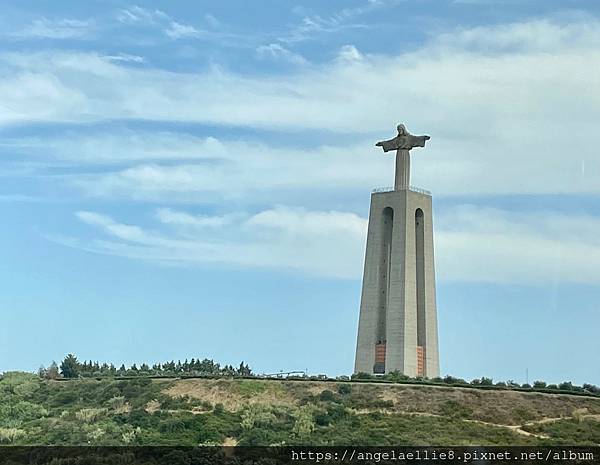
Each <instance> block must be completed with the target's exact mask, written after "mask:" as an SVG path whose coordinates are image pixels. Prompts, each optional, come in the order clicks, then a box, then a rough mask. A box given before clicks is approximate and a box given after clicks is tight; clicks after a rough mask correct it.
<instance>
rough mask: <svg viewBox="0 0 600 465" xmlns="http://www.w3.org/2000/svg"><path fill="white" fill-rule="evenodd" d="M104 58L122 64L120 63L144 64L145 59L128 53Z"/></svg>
mask: <svg viewBox="0 0 600 465" xmlns="http://www.w3.org/2000/svg"><path fill="white" fill-rule="evenodd" d="M103 58H106V59H108V60H111V61H116V62H122V63H145V62H146V59H145V58H144V57H141V56H139V55H130V54H129V53H119V54H117V55H106V56H104V57H103Z"/></svg>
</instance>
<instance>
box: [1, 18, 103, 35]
mask: <svg viewBox="0 0 600 465" xmlns="http://www.w3.org/2000/svg"><path fill="white" fill-rule="evenodd" d="M92 31H93V23H92V22H91V21H88V20H85V21H84V20H79V19H69V18H63V19H48V18H40V19H36V20H34V21H33V22H32V23H31V24H29V25H27V26H26V27H24V28H23V29H21V30H19V31H16V32H13V33H12V35H13V36H14V37H18V38H20V39H81V38H85V37H87V36H89V35H90V34H91V32H92Z"/></svg>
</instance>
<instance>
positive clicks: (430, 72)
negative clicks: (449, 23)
mask: <svg viewBox="0 0 600 465" xmlns="http://www.w3.org/2000/svg"><path fill="white" fill-rule="evenodd" d="M598 31H600V23H598V22H597V21H595V20H592V19H585V18H584V19H581V18H580V19H579V20H578V21H577V22H573V23H568V24H561V23H556V22H549V21H533V22H528V23H515V24H511V25H504V26H502V27H500V26H498V27H491V28H483V29H482V28H475V29H472V30H469V31H458V32H456V33H453V34H446V35H444V36H442V37H443V40H432V42H431V43H430V44H429V45H427V46H424V47H423V48H421V49H420V50H418V51H416V52H414V53H407V54H402V55H399V56H373V55H364V56H363V59H362V60H334V61H333V62H332V63H329V64H325V65H322V66H311V67H301V68H298V69H297V70H296V71H294V72H290V73H288V74H285V75H277V76H268V77H264V76H259V77H255V76H251V77H248V76H242V75H237V74H233V73H228V72H225V71H223V70H221V69H211V70H210V71H207V72H206V73H202V74H188V73H175V72H167V71H161V70H156V69H147V68H143V69H141V68H136V67H128V66H119V65H118V64H116V63H113V62H111V61H110V60H107V59H102V58H100V57H98V56H95V55H91V54H79V55H72V54H33V55H32V54H5V55H3V56H1V57H0V61H1V62H2V63H3V64H4V65H5V67H4V69H5V72H4V75H3V77H2V78H0V102H2V104H1V105H2V109H3V110H4V111H2V112H0V122H1V123H4V124H9V123H16V122H29V121H52V122H61V121H62V122H77V123H80V122H82V121H84V122H85V121H97V120H104V119H128V118H131V119H145V120H170V121H194V122H202V123H208V124H221V125H239V126H248V127H255V128H271V129H278V130H286V131H288V130H291V131H296V130H298V129H316V130H329V131H332V132H336V133H338V134H339V135H335V134H332V135H331V145H332V146H337V150H338V151H339V152H341V151H342V148H344V147H345V146H346V144H345V137H344V133H354V134H362V135H364V139H361V140H364V141H368V144H367V143H366V142H365V143H364V145H356V147H355V152H353V153H359V151H362V153H364V154H365V155H366V154H370V153H372V152H371V150H372V147H371V145H372V142H373V141H375V140H377V139H382V138H386V137H389V136H392V135H393V132H394V130H393V128H394V126H395V124H396V123H397V122H399V121H404V122H406V123H407V125H408V128H409V130H412V131H413V132H415V133H428V134H430V135H431V136H432V139H431V141H429V142H428V147H427V149H426V150H423V151H415V152H414V157H413V160H414V161H413V166H414V173H413V180H414V183H415V184H417V185H422V186H424V187H427V188H430V189H431V190H432V191H434V192H435V193H437V194H482V193H489V194H506V193H534V194H540V193H598V192H600V160H598V157H597V150H596V147H597V146H599V145H600V133H599V132H598V131H597V130H596V127H595V121H597V120H598V119H600V73H599V72H598V70H597V67H596V66H595V63H597V62H598V61H600V51H598V50H600V49H599V48H598V47H597V45H598V44H599V43H600V32H598ZM509 37H514V38H516V39H514V40H513V41H512V42H511V40H509V39H508V38H509ZM480 39H481V41H482V43H485V44H488V45H485V47H483V48H484V49H485V50H483V51H482V50H475V49H474V48H477V47H474V46H473V45H472V44H475V43H477V42H478V41H479V40H480ZM484 39H485V40H484ZM517 42H518V43H519V44H520V46H519V47H518V48H517V49H515V48H514V47H512V46H507V45H506V44H512V43H517ZM494 44H496V45H494ZM480 48H481V47H480ZM494 50H495V53H492V52H493V51H494ZM342 83H343V85H342ZM291 108H293V111H290V109H291ZM388 128H389V132H388ZM290 152H293V150H290ZM315 153H316V154H318V153H319V152H318V151H317V152H315ZM239 160H241V158H240V159H239ZM265 160H266V159H265ZM233 162H235V160H233ZM317 162H321V160H317V161H315V160H312V162H311V163H308V162H307V161H301V162H299V163H304V166H305V168H306V169H305V170H300V169H298V170H297V171H295V172H293V173H289V174H287V175H284V176H283V177H282V181H285V182H289V183H291V185H299V181H298V179H300V178H306V177H309V176H313V175H314V173H315V166H317ZM241 163H242V164H240V165H239V166H238V167H235V166H233V168H232V169H231V170H229V171H228V172H229V173H231V174H232V176H233V177H234V179H236V180H238V181H240V182H242V181H244V175H243V174H236V169H237V170H238V172H239V173H243V172H244V170H245V169H246V167H247V166H248V165H247V164H246V165H244V164H243V162H241ZM233 164H235V163H233ZM186 168H187V167H185V166H182V167H172V166H170V167H163V166H160V165H157V164H153V165H142V166H139V167H135V168H130V169H129V170H127V171H123V172H120V173H113V174H112V175H109V176H108V177H106V178H103V179H100V180H99V181H98V180H96V181H98V182H99V183H100V184H103V185H104V188H103V189H98V192H106V191H107V189H108V190H113V189H114V188H115V187H117V188H118V190H120V191H127V190H128V191H131V190H133V189H136V190H137V189H138V188H139V191H140V192H144V191H145V190H149V189H151V186H150V185H149V184H148V183H145V182H144V178H145V177H147V176H150V178H151V179H152V180H153V179H155V178H158V179H161V180H163V182H164V185H165V186H166V185H169V184H174V183H176V180H178V179H179V178H180V177H181V176H184V178H185V179H188V181H187V182H186V183H184V184H183V185H184V186H185V185H187V186H191V188H193V186H198V185H202V183H203V182H204V177H205V176H206V172H205V171H201V170H198V169H196V171H195V172H194V171H192V172H191V174H190V173H187V174H186V173H184V171H185V169H186ZM297 168H298V167H297ZM339 169H342V170H346V171H347V172H348V173H350V172H351V171H352V170H351V169H350V167H346V166H344V167H342V166H339ZM194 173H195V174H194ZM213 174H214V173H213ZM194 176H196V177H194ZM317 176H318V180H319V181H323V182H327V181H333V183H332V185H333V186H336V185H338V186H339V185H341V184H336V182H338V180H339V176H338V175H337V174H336V173H335V172H334V171H333V170H332V171H330V172H329V173H325V174H322V173H318V174H317ZM330 176H331V177H330ZM169 177H171V181H170V180H169ZM363 179H364V178H363ZM380 179H381V180H382V181H380V182H381V183H385V181H383V180H384V179H386V178H385V175H384V176H382V177H381V178H380ZM94 182H95V181H94ZM127 183H129V185H128V187H127V186H126V184H127ZM212 184H214V185H215V186H216V185H217V184H219V183H217V182H216V181H214V182H213V181H212V180H210V179H209V180H208V185H212ZM219 185H222V183H220V184H219ZM241 185H243V184H241ZM282 185H283V184H282ZM343 185H344V186H347V185H348V183H345V184H343ZM196 189H197V188H196Z"/></svg>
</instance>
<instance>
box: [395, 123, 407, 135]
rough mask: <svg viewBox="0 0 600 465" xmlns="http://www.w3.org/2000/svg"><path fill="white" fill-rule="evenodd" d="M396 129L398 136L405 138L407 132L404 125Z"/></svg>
mask: <svg viewBox="0 0 600 465" xmlns="http://www.w3.org/2000/svg"><path fill="white" fill-rule="evenodd" d="M397 129H398V135H399V136H405V135H407V134H408V131H407V130H406V126H404V124H399V125H398V127H397Z"/></svg>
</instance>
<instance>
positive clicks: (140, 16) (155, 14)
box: [117, 6, 171, 24]
mask: <svg viewBox="0 0 600 465" xmlns="http://www.w3.org/2000/svg"><path fill="white" fill-rule="evenodd" d="M170 19H171V17H170V16H169V15H168V14H166V13H165V12H164V11H161V10H150V9H147V8H142V7H140V6H132V7H130V8H124V9H122V10H120V11H119V12H118V14H117V20H118V21H119V22H121V23H124V24H156V23H159V22H162V21H169V20H170Z"/></svg>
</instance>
